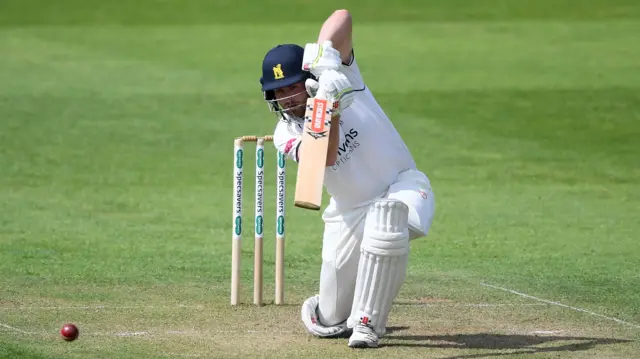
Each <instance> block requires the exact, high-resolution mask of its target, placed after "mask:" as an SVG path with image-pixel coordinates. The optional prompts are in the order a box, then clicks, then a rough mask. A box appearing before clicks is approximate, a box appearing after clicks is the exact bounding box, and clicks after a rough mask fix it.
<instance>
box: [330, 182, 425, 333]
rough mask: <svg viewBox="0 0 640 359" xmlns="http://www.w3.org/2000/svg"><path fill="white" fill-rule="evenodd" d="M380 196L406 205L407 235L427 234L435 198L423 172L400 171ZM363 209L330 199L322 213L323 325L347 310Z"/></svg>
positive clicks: (332, 322) (335, 320) (355, 271)
mask: <svg viewBox="0 0 640 359" xmlns="http://www.w3.org/2000/svg"><path fill="white" fill-rule="evenodd" d="M380 198H388V199H396V200H399V201H402V202H404V203H405V204H406V205H407V206H409V233H410V236H411V239H415V238H419V237H424V236H426V235H427V233H428V232H429V228H430V227H431V222H432V220H433V214H434V211H435V201H434V196H433V192H432V190H431V183H430V181H429V178H428V177H427V176H426V175H425V174H424V173H422V172H420V171H418V170H407V171H404V172H402V173H400V174H399V175H398V177H397V178H396V181H395V182H394V183H393V184H391V186H389V189H388V191H387V192H386V193H383V194H382V195H381V196H380ZM367 210H368V205H367V206H363V207H358V208H353V209H350V210H349V211H348V212H344V211H343V212H340V210H339V209H338V208H337V207H336V206H335V204H334V203H333V201H332V202H331V203H330V204H329V206H328V207H327V208H326V209H325V211H324V213H323V215H322V218H323V220H324V222H325V227H324V237H323V240H322V268H321V271H320V292H319V295H320V303H319V307H318V316H319V319H320V322H321V323H322V324H323V325H325V326H331V325H337V324H339V323H342V322H344V321H345V320H346V319H347V318H348V317H349V315H350V313H351V306H352V303H353V296H354V291H355V284H356V278H357V275H358V262H359V260H360V244H361V243H362V234H363V232H364V223H365V218H366V214H367Z"/></svg>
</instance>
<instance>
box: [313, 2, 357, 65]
mask: <svg viewBox="0 0 640 359" xmlns="http://www.w3.org/2000/svg"><path fill="white" fill-rule="evenodd" d="M351 32H352V20H351V14H349V11H347V10H336V11H334V12H333V14H331V16H329V18H327V20H326V21H325V22H324V23H323V24H322V28H321V29H320V34H319V35H318V43H319V44H321V43H323V42H324V41H326V40H330V41H331V42H332V43H333V48H334V49H336V50H338V51H339V52H340V57H341V58H342V62H344V63H347V62H349V59H350V58H351V49H352V41H351Z"/></svg>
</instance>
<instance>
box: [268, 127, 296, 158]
mask: <svg viewBox="0 0 640 359" xmlns="http://www.w3.org/2000/svg"><path fill="white" fill-rule="evenodd" d="M301 139H302V126H300V125H299V124H297V123H290V124H289V123H286V122H283V121H279V122H278V125H277V126H276V129H275V131H274V133H273V145H274V146H275V147H276V149H277V150H278V151H280V152H282V153H283V154H284V155H285V156H286V157H287V158H289V159H292V160H294V161H295V162H298V148H299V147H300V142H301Z"/></svg>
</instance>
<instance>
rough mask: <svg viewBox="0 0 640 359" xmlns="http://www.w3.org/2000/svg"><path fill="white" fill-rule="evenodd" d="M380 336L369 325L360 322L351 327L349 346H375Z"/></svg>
mask: <svg viewBox="0 0 640 359" xmlns="http://www.w3.org/2000/svg"><path fill="white" fill-rule="evenodd" d="M379 342H380V338H379V337H378V334H376V332H375V331H374V330H373V328H371V327H370V326H368V325H366V324H362V323H358V324H356V326H355V327H353V333H352V334H351V337H349V347H351V348H377V347H378V343H379Z"/></svg>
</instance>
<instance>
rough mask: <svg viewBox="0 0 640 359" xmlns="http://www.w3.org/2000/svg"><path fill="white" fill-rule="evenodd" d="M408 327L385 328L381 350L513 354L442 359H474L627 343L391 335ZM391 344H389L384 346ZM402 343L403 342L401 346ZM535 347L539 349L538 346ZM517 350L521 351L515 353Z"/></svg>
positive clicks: (487, 335) (482, 335)
mask: <svg viewBox="0 0 640 359" xmlns="http://www.w3.org/2000/svg"><path fill="white" fill-rule="evenodd" d="M406 329H408V327H391V328H387V333H388V334H387V335H386V336H385V337H384V339H383V342H382V343H380V346H381V347H382V346H387V347H424V348H443V349H447V348H450V349H486V350H514V349H515V350H516V351H510V352H508V353H503V352H498V353H496V352H491V353H477V354H467V355H453V356H450V357H446V358H442V359H474V358H487V357H494V356H509V355H522V354H535V353H553V352H575V351H583V350H589V349H592V348H594V347H596V346H598V345H606V344H618V343H629V342H631V340H627V339H613V338H592V337H572V336H538V335H517V334H490V333H475V334H454V335H394V334H393V333H394V332H398V331H402V330H406ZM388 341H391V343H384V342H388ZM402 341H406V343H403V342H402ZM538 345H542V346H539V347H538ZM517 349H520V350H517Z"/></svg>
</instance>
